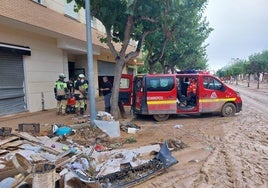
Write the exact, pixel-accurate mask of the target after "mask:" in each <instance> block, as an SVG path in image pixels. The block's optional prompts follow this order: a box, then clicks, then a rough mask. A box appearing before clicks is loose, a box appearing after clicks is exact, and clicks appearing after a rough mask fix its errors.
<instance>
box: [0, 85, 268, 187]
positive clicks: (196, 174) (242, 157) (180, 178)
mask: <svg viewBox="0 0 268 188" xmlns="http://www.w3.org/2000/svg"><path fill="white" fill-rule="evenodd" d="M230 86H231V87H232V88H234V89H236V90H237V91H239V92H240V93H241V96H242V100H243V111H242V112H240V113H238V114H236V115H235V116H234V117H228V118H225V117H220V116H217V115H202V116H173V117H171V118H170V119H169V120H168V121H165V122H155V121H154V120H153V119H152V118H150V117H144V118H136V119H133V122H134V123H136V124H137V125H138V126H140V127H141V130H140V131H139V132H138V133H136V134H134V135H133V134H131V135H130V134H126V133H122V138H128V137H135V138H136V140H137V142H136V143H132V144H128V145H124V146H123V147H124V148H135V147H137V146H143V145H149V144H151V143H155V142H162V141H164V140H166V139H170V138H174V139H180V140H182V141H183V142H184V143H185V144H187V145H188V147H187V148H185V149H183V150H179V151H175V152H172V155H173V156H174V157H175V158H176V159H177V160H178V161H179V163H178V164H176V165H174V166H172V167H170V168H169V169H168V170H167V171H166V172H164V173H163V174H162V175H159V176H157V177H154V178H153V179H150V180H148V181H146V182H144V183H142V184H140V185H138V186H136V187H138V188H139V187H140V188H142V187H148V188H154V187H159V188H160V187H161V188H162V187H202V188H203V187H204V188H207V187H215V188H216V187H217V188H218V187H224V188H225V187H254V188H255V187H268V115H267V114H268V108H267V107H268V85H267V84H261V85H260V89H256V85H255V84H252V85H251V86H250V87H249V88H248V87H246V84H239V85H234V84H233V85H230ZM102 108H103V102H102V101H100V102H98V103H97V110H101V109H102ZM130 118H131V117H130V116H128V120H122V119H121V120H120V121H129V120H130ZM74 121H75V118H74V117H73V115H68V116H64V117H62V116H57V115H56V114H55V111H54V110H49V111H43V112H38V113H32V114H28V113H26V114H20V115H16V116H10V117H2V118H0V127H2V126H10V127H13V128H17V126H18V124H19V123H40V124H41V126H42V127H43V128H46V127H47V128H48V127H50V125H52V124H54V123H60V124H66V125H70V124H73V123H74ZM175 125H179V126H175Z"/></svg>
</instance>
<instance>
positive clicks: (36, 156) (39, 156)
mask: <svg viewBox="0 0 268 188" xmlns="http://www.w3.org/2000/svg"><path fill="white" fill-rule="evenodd" d="M31 159H32V160H33V161H34V162H35V163H37V162H40V161H45V159H44V158H42V157H41V155H40V154H39V153H37V154H32V155H31Z"/></svg>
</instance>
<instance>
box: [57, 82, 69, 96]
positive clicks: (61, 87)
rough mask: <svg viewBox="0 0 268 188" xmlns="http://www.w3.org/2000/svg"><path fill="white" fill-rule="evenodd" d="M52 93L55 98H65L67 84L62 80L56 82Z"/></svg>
mask: <svg viewBox="0 0 268 188" xmlns="http://www.w3.org/2000/svg"><path fill="white" fill-rule="evenodd" d="M54 93H55V95H57V96H65V95H66V94H67V93H68V88H67V83H66V82H64V81H62V80H60V79H59V80H57V81H56V82H55V85H54Z"/></svg>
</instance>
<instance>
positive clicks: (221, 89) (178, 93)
mask: <svg viewBox="0 0 268 188" xmlns="http://www.w3.org/2000/svg"><path fill="white" fill-rule="evenodd" d="M192 82H195V84H192ZM119 99H120V100H121V101H122V102H123V104H124V105H131V110H132V111H133V113H134V114H138V115H139V114H140V115H152V116H153V118H154V119H155V120H157V121H165V120H167V119H168V118H169V116H170V115H171V114H203V113H220V114H221V115H222V116H224V117H229V116H234V115H235V113H238V112H240V111H241V110H242V99H241V97H240V94H239V93H238V92H236V91H234V90H233V89H231V88H230V87H229V86H227V85H226V84H224V83H223V82H222V81H221V80H220V79H219V78H217V77H215V76H213V75H210V74H207V73H187V74H184V73H180V74H146V75H137V76H135V77H134V78H133V76H131V75H122V78H121V85H120V94H119Z"/></svg>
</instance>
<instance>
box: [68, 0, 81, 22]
mask: <svg viewBox="0 0 268 188" xmlns="http://www.w3.org/2000/svg"><path fill="white" fill-rule="evenodd" d="M74 6H75V1H72V2H70V3H67V1H65V14H66V15H68V16H70V17H72V18H74V19H78V13H77V12H75V11H74Z"/></svg>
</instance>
